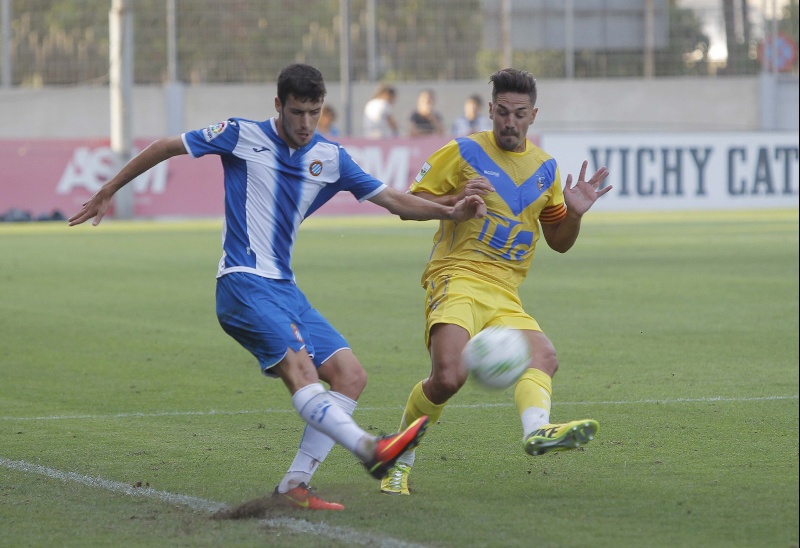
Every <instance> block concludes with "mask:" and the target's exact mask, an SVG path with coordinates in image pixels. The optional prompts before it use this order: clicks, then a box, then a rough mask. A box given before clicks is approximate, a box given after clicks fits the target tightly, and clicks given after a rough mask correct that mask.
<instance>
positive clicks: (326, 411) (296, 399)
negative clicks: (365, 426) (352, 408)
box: [292, 383, 375, 462]
mask: <svg viewBox="0 0 800 548" xmlns="http://www.w3.org/2000/svg"><path fill="white" fill-rule="evenodd" d="M292 405H294V408H295V409H297V412H298V413H300V416H301V417H303V420H305V421H306V423H307V424H308V425H310V426H311V427H313V428H316V429H317V430H319V431H320V432H322V433H323V434H326V435H327V436H329V437H331V438H333V440H334V441H335V442H336V443H338V444H339V445H341V446H342V447H344V448H345V449H347V450H348V451H350V452H351V453H353V454H354V455H356V456H357V457H358V458H359V459H360V460H361V461H362V462H366V461H368V460H369V459H371V458H372V456H373V455H372V453H373V451H374V450H375V437H374V436H371V435H369V434H367V433H366V432H364V430H362V429H361V428H359V426H358V425H357V424H356V423H355V422H354V421H353V418H352V417H351V416H350V415H348V414H347V413H345V412H344V411H343V410H342V408H341V407H339V405H337V403H336V400H335V399H334V398H332V397H331V395H330V393H329V392H328V391H327V390H325V388H324V387H323V386H322V385H321V384H320V383H313V384H309V385H308V386H304V387H303V388H301V389H300V390H298V391H297V392H295V393H294V396H292Z"/></svg>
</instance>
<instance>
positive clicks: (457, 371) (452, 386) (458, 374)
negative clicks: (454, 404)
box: [431, 364, 468, 398]
mask: <svg viewBox="0 0 800 548" xmlns="http://www.w3.org/2000/svg"><path fill="white" fill-rule="evenodd" d="M467 376H468V373H467V372H466V370H465V369H464V368H462V367H460V366H459V364H453V366H452V367H438V368H436V370H435V371H434V373H433V375H432V376H431V380H433V383H434V386H435V389H436V392H437V393H438V394H439V395H440V397H446V398H449V397H450V396H453V395H454V394H455V393H456V392H458V391H459V390H460V389H461V387H462V386H464V383H465V382H467Z"/></svg>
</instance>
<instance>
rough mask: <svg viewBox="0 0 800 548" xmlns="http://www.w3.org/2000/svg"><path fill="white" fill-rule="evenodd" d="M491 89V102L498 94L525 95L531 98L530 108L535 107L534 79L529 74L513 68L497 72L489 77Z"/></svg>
mask: <svg viewBox="0 0 800 548" xmlns="http://www.w3.org/2000/svg"><path fill="white" fill-rule="evenodd" d="M489 82H490V83H491V84H492V85H493V87H492V101H494V100H496V99H497V94H498V93H507V92H512V93H527V94H528V96H529V97H530V98H531V106H535V105H536V94H537V92H536V79H535V78H534V77H533V75H532V74H531V73H530V72H527V71H524V70H517V69H513V68H504V69H501V70H498V71H497V72H495V73H494V74H492V75H491V77H489Z"/></svg>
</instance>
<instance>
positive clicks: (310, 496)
mask: <svg viewBox="0 0 800 548" xmlns="http://www.w3.org/2000/svg"><path fill="white" fill-rule="evenodd" d="M272 496H273V497H276V498H278V499H279V500H280V501H281V502H282V503H284V504H286V505H287V506H290V507H292V508H299V509H301V510H344V506H343V505H341V504H339V503H338V502H328V501H327V500H322V499H321V498H319V497H318V496H317V495H316V494H315V493H314V490H313V489H311V488H310V487H308V485H306V484H305V483H301V484H300V485H298V486H297V487H295V488H294V489H289V490H288V491H287V492H285V493H279V492H278V488H277V487H276V488H275V492H274V493H272Z"/></svg>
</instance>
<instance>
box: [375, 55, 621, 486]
mask: <svg viewBox="0 0 800 548" xmlns="http://www.w3.org/2000/svg"><path fill="white" fill-rule="evenodd" d="M490 82H491V83H492V85H493V89H492V102H491V103H490V104H489V114H490V118H491V119H492V130H490V131H483V132H480V133H475V134H472V135H470V136H468V137H463V138H459V139H455V140H453V141H450V142H449V143H448V144H447V145H445V146H444V147H442V148H441V149H439V150H438V151H436V152H435V153H434V154H433V155H432V156H431V157H430V158H429V159H428V161H427V162H425V164H424V165H423V167H422V169H421V170H420V172H419V174H418V175H417V177H416V178H415V180H414V182H413V183H412V185H411V188H410V190H409V191H410V192H412V193H414V194H416V195H417V196H421V197H423V198H426V199H428V200H432V201H435V202H438V203H440V204H447V205H452V204H454V203H456V202H457V201H458V200H459V199H461V198H463V197H464V196H470V195H474V194H477V195H480V196H482V197H483V199H484V201H485V202H486V207H487V212H488V213H487V215H486V216H485V217H484V218H483V219H472V220H469V221H464V222H453V221H442V222H441V223H440V226H439V230H438V231H437V232H436V235H435V236H434V244H433V252H432V253H431V257H430V261H429V262H428V265H427V267H426V268H425V271H424V273H423V275H422V285H423V287H424V288H425V291H426V296H425V315H426V326H425V328H426V331H425V339H426V341H425V342H426V343H427V345H428V349H429V352H430V355H431V372H430V375H429V376H428V377H427V378H426V379H425V380H422V381H420V382H419V383H418V384H417V385H416V386H414V388H413V389H412V390H411V394H410V396H409V398H408V402H407V403H406V408H405V411H404V413H403V417H402V420H401V424H402V425H403V426H405V425H406V424H409V423H411V422H412V421H414V420H415V419H416V418H417V417H421V416H423V415H427V416H428V417H430V421H431V424H435V423H436V421H437V419H438V418H439V416H440V415H441V414H442V411H443V410H444V407H445V405H446V404H447V401H448V400H449V399H450V398H451V397H453V396H454V395H455V394H456V392H458V390H459V389H460V388H461V386H463V385H464V383H465V382H466V380H467V371H466V369H465V367H464V365H463V364H462V363H461V351H462V349H463V348H464V345H466V343H467V341H468V340H469V339H470V337H472V336H473V335H475V334H477V333H478V332H479V331H481V330H482V329H483V328H485V327H488V326H490V325H503V326H507V327H511V328H515V329H520V330H522V331H523V332H524V333H525V335H526V336H527V339H528V342H529V344H530V347H531V355H532V360H531V366H530V368H529V369H528V370H527V371H526V372H525V373H524V374H523V375H522V377H521V378H520V379H519V381H517V383H516V385H515V387H514V400H515V402H516V407H517V411H518V413H519V416H520V420H521V421H522V431H523V437H522V445H523V448H524V450H525V451H526V452H527V453H528V454H530V455H541V454H544V453H547V452H550V451H563V450H567V449H573V448H576V447H579V446H581V445H583V444H585V443H587V442H589V441H590V440H591V439H593V438H594V435H595V434H596V433H597V430H598V428H599V425H598V423H597V421H595V420H592V419H582V420H578V421H572V422H568V423H565V424H553V423H551V421H550V400H551V394H552V378H553V375H554V374H555V372H556V370H557V369H558V360H557V359H556V352H555V348H554V347H553V344H552V343H551V342H550V339H548V338H547V336H546V335H545V334H544V333H543V332H542V330H541V328H540V327H539V324H538V323H537V322H536V320H535V319H534V318H533V317H532V316H530V315H529V314H528V313H527V312H525V310H524V309H523V306H522V303H521V301H520V298H519V294H518V291H517V288H518V287H519V285H520V284H521V283H522V281H523V280H524V279H525V276H526V274H527V273H528V269H529V268H530V265H531V261H532V260H533V252H534V249H535V247H536V243H537V241H538V240H539V236H540V235H543V236H544V240H545V242H547V245H548V246H550V247H551V248H552V249H554V250H555V251H558V252H560V253H564V252H566V251H567V250H569V249H570V248H571V247H572V245H573V244H574V243H575V240H576V239H577V237H578V232H579V231H580V226H581V217H582V216H583V215H584V213H586V212H587V211H588V210H589V209H590V208H591V207H592V204H594V202H595V201H596V200H597V199H598V198H599V197H600V196H602V195H603V194H605V193H606V192H608V191H609V190H611V187H610V186H605V187H603V182H604V180H605V179H606V177H607V176H608V170H607V169H606V168H605V167H603V168H601V169H600V170H598V171H597V173H595V174H594V175H593V176H592V177H591V178H590V179H589V180H586V178H585V177H586V167H587V162H584V163H583V165H582V166H581V171H580V175H579V177H578V180H577V181H576V182H575V184H574V185H573V184H572V175H567V178H566V184H565V186H564V187H563V188H562V186H561V176H560V173H559V170H558V166H557V165H556V161H555V160H554V159H553V158H552V157H550V156H549V155H548V154H547V153H545V152H544V151H543V150H542V149H540V148H539V147H537V146H535V145H534V144H533V143H531V142H530V141H528V139H527V137H526V135H527V132H528V128H529V127H530V125H531V124H533V121H534V119H535V118H536V113H537V111H538V109H537V108H536V107H535V104H536V95H537V90H536V80H534V78H533V76H531V74H529V73H528V72H524V71H519V70H515V69H510V68H508V69H503V70H500V71H498V72H496V73H495V74H494V75H492V77H491V78H490ZM414 455H415V453H414V452H413V451H409V452H406V453H404V454H403V455H402V456H401V457H400V459H398V461H397V464H396V465H395V467H394V468H393V469H392V470H391V472H390V473H389V475H388V476H386V477H385V478H384V479H383V480H382V481H381V491H382V492H384V493H389V494H403V495H407V494H409V490H408V475H409V473H410V471H411V467H412V465H413V464H414Z"/></svg>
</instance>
